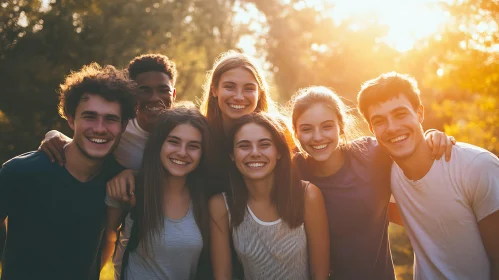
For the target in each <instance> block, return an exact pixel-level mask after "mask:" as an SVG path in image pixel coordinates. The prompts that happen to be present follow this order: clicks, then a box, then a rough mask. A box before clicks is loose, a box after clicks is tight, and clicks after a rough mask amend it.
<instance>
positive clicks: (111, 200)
mask: <svg viewBox="0 0 499 280" xmlns="http://www.w3.org/2000/svg"><path fill="white" fill-rule="evenodd" d="M105 202H106V205H107V206H110V207H114V208H123V207H122V204H121V202H120V201H118V200H116V199H114V198H111V197H109V195H108V194H106V199H105Z"/></svg>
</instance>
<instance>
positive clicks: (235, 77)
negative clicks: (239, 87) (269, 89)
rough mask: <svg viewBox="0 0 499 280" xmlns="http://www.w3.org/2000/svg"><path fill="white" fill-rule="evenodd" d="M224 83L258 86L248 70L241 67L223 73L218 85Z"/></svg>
mask: <svg viewBox="0 0 499 280" xmlns="http://www.w3.org/2000/svg"><path fill="white" fill-rule="evenodd" d="M224 82H233V83H242V84H247V83H252V84H255V85H258V83H257V81H256V79H255V76H254V75H253V73H252V72H251V71H249V70H248V69H245V68H242V67H238V68H234V69H231V70H229V71H227V72H225V73H223V74H222V76H221V77H220V83H224Z"/></svg>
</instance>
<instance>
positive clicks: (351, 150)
mask: <svg viewBox="0 0 499 280" xmlns="http://www.w3.org/2000/svg"><path fill="white" fill-rule="evenodd" d="M345 150H346V152H347V153H348V154H352V155H353V156H354V157H359V156H361V157H363V158H365V159H366V160H372V159H373V158H374V157H375V156H376V155H378V154H380V153H382V152H383V150H382V149H381V147H380V145H379V143H378V141H377V140H376V138H374V137H368V136H364V137H360V138H357V139H355V140H353V141H351V142H350V143H348V145H347V146H346V149H345Z"/></svg>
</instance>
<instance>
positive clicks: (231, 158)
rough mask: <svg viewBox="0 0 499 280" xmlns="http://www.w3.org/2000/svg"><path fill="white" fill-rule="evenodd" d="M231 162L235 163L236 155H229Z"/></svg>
mask: <svg viewBox="0 0 499 280" xmlns="http://www.w3.org/2000/svg"><path fill="white" fill-rule="evenodd" d="M229 157H230V160H232V161H235V158H234V155H233V154H232V153H230V154H229Z"/></svg>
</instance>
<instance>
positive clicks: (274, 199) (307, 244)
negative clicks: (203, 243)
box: [210, 113, 329, 280]
mask: <svg viewBox="0 0 499 280" xmlns="http://www.w3.org/2000/svg"><path fill="white" fill-rule="evenodd" d="M288 132H289V131H287V129H286V126H285V124H284V123H283V122H282V121H281V119H277V118H275V117H272V116H270V115H268V114H266V113H252V114H249V115H247V116H243V117H241V118H240V119H239V120H236V121H235V122H234V126H233V127H232V129H231V131H230V133H229V137H228V139H229V146H230V147H229V148H230V151H231V152H230V157H231V159H232V161H233V164H232V166H231V169H230V170H229V172H230V182H231V193H229V194H225V193H224V194H221V195H217V196H214V197H213V198H212V199H211V200H210V213H211V215H212V221H211V241H212V247H211V248H212V249H211V256H212V263H213V270H214V276H215V278H216V279H231V277H232V271H231V267H232V266H231V257H230V235H232V239H233V245H234V248H235V251H236V253H237V256H238V258H239V260H240V261H241V263H242V266H243V271H244V279H248V280H251V279H327V278H328V274H329V232H328V226H327V217H326V211H325V207H324V201H323V198H322V195H321V193H320V191H319V190H318V188H317V187H315V186H314V185H312V184H309V183H305V182H302V181H301V180H300V179H299V178H298V177H297V176H296V174H297V173H296V172H294V167H293V166H292V162H291V151H292V150H291V148H290V147H291V146H292V143H288V142H287V141H288V140H289V139H290V138H289V137H287V136H289V134H287V133H288Z"/></svg>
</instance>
